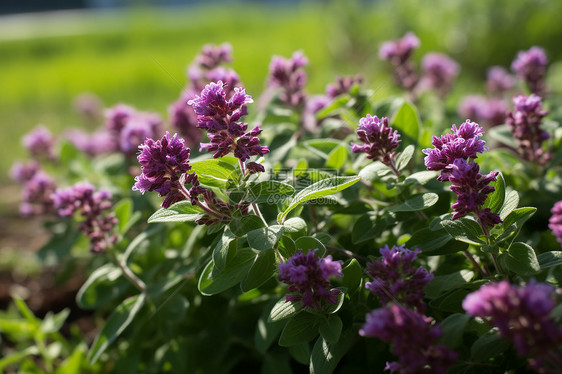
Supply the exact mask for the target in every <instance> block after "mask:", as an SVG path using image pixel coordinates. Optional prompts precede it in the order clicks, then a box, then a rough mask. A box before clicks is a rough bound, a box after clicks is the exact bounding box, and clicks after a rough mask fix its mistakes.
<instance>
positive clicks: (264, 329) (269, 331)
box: [254, 298, 285, 354]
mask: <svg viewBox="0 0 562 374" xmlns="http://www.w3.org/2000/svg"><path fill="white" fill-rule="evenodd" d="M283 299H284V298H283ZM275 305H277V303H273V302H271V303H269V304H267V306H266V307H265V308H264V309H263V311H262V313H261V315H260V318H259V319H258V322H257V326H256V332H255V334H254V347H255V348H256V350H257V351H258V352H259V353H261V354H264V353H265V352H266V351H267V349H268V348H269V346H270V345H271V343H273V341H274V340H275V338H276V337H277V336H278V335H279V334H280V333H281V330H283V327H284V326H285V324H284V322H283V321H282V320H279V321H272V320H270V319H269V316H270V313H271V311H272V308H273V307H274V306H275Z"/></svg>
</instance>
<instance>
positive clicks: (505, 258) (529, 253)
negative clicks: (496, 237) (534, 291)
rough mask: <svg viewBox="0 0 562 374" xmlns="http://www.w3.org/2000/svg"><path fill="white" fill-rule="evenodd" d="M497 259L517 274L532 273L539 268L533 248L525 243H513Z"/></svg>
mask: <svg viewBox="0 0 562 374" xmlns="http://www.w3.org/2000/svg"><path fill="white" fill-rule="evenodd" d="M498 261H499V262H500V263H501V264H502V265H503V266H505V267H506V268H507V269H509V270H511V271H513V272H514V273H516V274H519V275H534V274H536V273H537V272H539V271H540V270H541V267H540V264H539V260H538V259H537V255H536V254H535V250H534V249H533V247H531V246H530V245H528V244H526V243H513V244H512V245H511V246H510V247H509V248H508V249H507V251H505V252H504V253H502V254H500V255H499V257H498Z"/></svg>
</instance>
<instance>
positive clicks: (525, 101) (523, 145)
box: [506, 94, 550, 165]
mask: <svg viewBox="0 0 562 374" xmlns="http://www.w3.org/2000/svg"><path fill="white" fill-rule="evenodd" d="M513 107H514V110H513V111H512V112H509V113H508V114H507V121H506V122H507V125H508V126H509V128H510V129H511V131H512V133H513V138H514V139H515V142H516V143H517V145H518V146H519V151H520V154H521V157H523V158H524V159H526V160H529V161H533V162H537V163H539V164H542V165H544V164H546V162H548V160H549V159H550V152H545V151H544V150H543V148H542V143H543V142H544V141H545V140H547V139H549V138H550V135H549V134H548V133H547V132H546V131H544V130H542V129H541V128H540V126H541V123H542V118H543V117H544V116H545V115H547V114H548V112H547V111H546V110H543V109H542V101H541V98H540V97H539V96H537V95H535V94H531V95H530V96H524V95H519V96H516V97H514V98H513Z"/></svg>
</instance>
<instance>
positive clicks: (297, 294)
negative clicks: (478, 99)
mask: <svg viewBox="0 0 562 374" xmlns="http://www.w3.org/2000/svg"><path fill="white" fill-rule="evenodd" d="M279 270H280V273H279V280H281V281H282V282H284V283H286V284H288V285H289V292H291V294H288V295H287V296H286V301H287V302H289V301H291V302H296V301H302V305H303V307H309V308H312V309H316V310H321V304H322V303H328V304H334V305H335V304H337V296H338V294H339V293H340V292H341V291H340V290H338V289H333V290H330V281H329V280H328V278H329V277H343V274H342V272H341V262H340V261H333V260H332V256H326V257H316V250H311V251H309V252H308V253H307V254H306V255H305V254H303V252H302V250H300V249H299V250H298V251H297V253H296V254H295V255H294V256H292V257H290V258H289V259H288V260H287V261H286V262H284V263H282V264H279Z"/></svg>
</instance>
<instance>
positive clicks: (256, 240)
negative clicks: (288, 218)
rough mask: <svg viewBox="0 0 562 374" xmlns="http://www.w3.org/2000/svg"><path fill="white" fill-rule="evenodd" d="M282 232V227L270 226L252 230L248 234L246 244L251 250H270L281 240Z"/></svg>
mask: <svg viewBox="0 0 562 374" xmlns="http://www.w3.org/2000/svg"><path fill="white" fill-rule="evenodd" d="M283 231H284V227H283V226H282V225H272V226H268V227H262V228H259V229H256V230H252V231H250V232H249V233H248V244H249V245H250V247H251V248H253V249H255V250H258V251H265V250H268V249H271V248H273V247H275V245H276V244H277V242H278V241H279V239H281V235H283Z"/></svg>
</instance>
